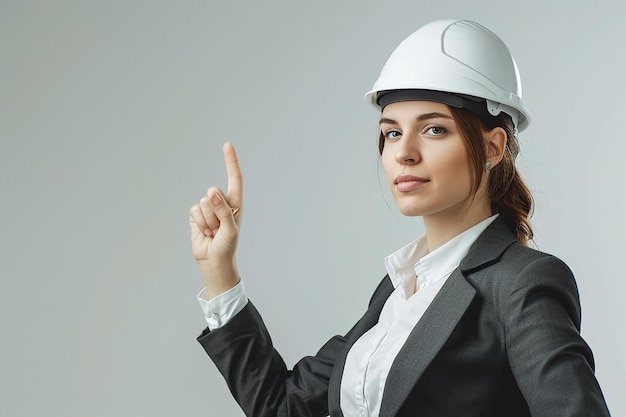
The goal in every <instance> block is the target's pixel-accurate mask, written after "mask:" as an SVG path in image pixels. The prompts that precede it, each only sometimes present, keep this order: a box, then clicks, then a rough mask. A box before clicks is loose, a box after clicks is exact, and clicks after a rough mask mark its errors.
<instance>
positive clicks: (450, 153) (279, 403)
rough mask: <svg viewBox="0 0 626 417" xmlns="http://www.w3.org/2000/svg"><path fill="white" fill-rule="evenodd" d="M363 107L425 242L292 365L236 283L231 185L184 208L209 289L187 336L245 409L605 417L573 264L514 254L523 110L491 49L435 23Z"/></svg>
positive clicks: (397, 255) (512, 78) (236, 209)
mask: <svg viewBox="0 0 626 417" xmlns="http://www.w3.org/2000/svg"><path fill="white" fill-rule="evenodd" d="M366 98H367V99H368V100H369V101H370V102H371V103H372V104H373V105H374V106H376V107H377V108H379V109H380V110H381V119H380V138H379V151H380V154H381V160H382V164H383V168H384V171H385V174H386V177H387V180H388V182H389V186H390V187H391V191H392V194H393V196H394V198H395V200H396V203H397V204H398V207H399V208H400V211H401V212H402V213H403V214H404V215H406V216H421V217H422V219H423V221H424V226H425V230H426V233H425V235H424V236H422V237H421V238H419V239H417V240H416V241H414V242H412V243H410V244H409V245H407V246H405V247H403V248H400V249H399V250H398V251H396V252H394V253H393V254H392V255H390V256H389V257H387V258H386V259H385V265H386V267H387V271H388V274H387V276H385V278H384V279H383V280H382V282H381V283H380V284H379V286H378V288H377V289H376V290H375V292H374V295H373V297H372V299H371V301H370V305H369V308H368V310H367V311H366V313H365V314H364V315H363V317H362V318H361V319H360V320H359V321H358V322H357V323H356V325H355V326H354V327H353V328H352V329H351V330H350V331H349V332H348V333H347V334H346V335H344V336H335V337H334V338H332V339H330V340H329V341H328V342H327V343H326V344H325V345H324V346H323V347H322V348H321V349H320V351H319V352H318V353H317V355H316V356H314V357H307V358H304V359H302V360H301V361H299V362H298V363H297V364H296V366H295V367H294V368H293V370H291V371H288V370H287V368H286V366H285V364H284V362H283V360H282V359H281V357H280V355H279V354H278V353H277V352H276V351H275V350H274V349H273V347H272V343H271V339H270V336H269V334H268V332H267V330H266V328H265V326H264V325H263V322H262V319H261V317H260V315H259V314H258V312H257V311H256V309H255V308H254V306H253V305H252V303H250V302H248V300H247V298H246V296H245V292H244V289H243V284H242V283H241V282H240V280H239V275H238V272H237V266H236V263H235V251H236V247H237V239H238V232H239V224H240V221H241V215H242V211H241V207H242V178H241V172H240V169H239V165H238V162H237V157H236V154H235V151H234V148H233V147H232V145H230V144H226V145H225V146H224V156H225V160H226V166H227V171H228V179H229V181H228V192H227V194H224V193H223V192H222V191H221V190H219V189H218V188H210V189H209V191H208V193H207V196H206V197H203V198H202V199H201V200H200V202H199V204H196V205H194V206H193V207H192V208H191V219H190V223H191V229H192V246H193V253H194V256H195V258H196V260H197V263H198V267H199V268H200V272H201V274H202V276H203V278H204V282H205V285H206V288H205V289H204V290H203V292H202V293H201V294H200V295H199V299H200V300H201V305H202V306H203V309H204V312H205V315H206V317H207V322H208V325H209V326H208V328H207V329H206V330H205V331H204V332H203V333H202V335H201V336H200V337H199V338H198V340H199V342H200V343H201V344H202V346H203V347H204V349H205V350H206V352H207V353H208V354H209V356H210V357H211V359H212V360H213V361H214V362H215V363H216V365H217V367H218V368H219V370H220V372H221V373H222V374H223V375H224V377H225V378H226V381H227V383H228V385H229V387H230V389H231V391H232V393H233V395H234V396H235V398H236V400H237V401H238V402H239V404H240V405H241V407H242V408H243V410H244V411H245V413H246V414H247V415H249V416H276V415H278V416H324V415H327V414H329V413H330V415H331V416H333V417H336V416H345V417H348V416H378V417H391V416H455V417H457V416H481V417H485V416H503V415H506V416H546V417H548V416H549V417H555V416H592V415H593V416H608V415H609V412H608V410H607V407H606V404H605V401H604V398H603V396H602V393H601V391H600V388H599V386H598V383H597V381H596V379H595V377H594V371H593V356H592V354H591V351H590V350H589V347H588V346H587V344H586V343H585V342H584V341H583V339H582V338H581V336H580V334H579V330H580V306H579V300H578V293H577V289H576V284H575V281H574V278H573V276H572V273H571V271H570V270H569V269H568V267H567V266H566V265H565V264H564V263H563V262H561V261H560V260H558V259H557V258H555V257H553V256H551V255H548V254H545V253H541V252H539V251H536V250H534V249H531V248H529V247H528V246H527V244H528V241H529V240H530V239H532V228H531V226H530V222H529V216H530V213H531V209H532V196H531V194H530V192H529V191H528V189H527V187H526V186H525V184H524V182H523V181H522V179H521V177H520V176H519V174H518V172H517V170H516V167H515V157H516V155H517V153H518V142H517V138H516V133H517V131H521V130H523V129H525V128H526V127H527V126H528V124H529V122H530V114H529V112H528V111H527V110H526V108H525V107H524V102H523V100H522V97H521V85H520V81H519V74H518V71H517V67H516V65H515V62H514V60H513V58H512V56H511V55H510V53H509V51H508V49H507V47H506V46H505V45H504V43H503V42H502V41H501V40H500V39H499V38H498V37H497V36H496V35H494V34H493V33H491V32H490V31H489V30H487V29H486V28H484V27H482V26H480V25H478V24H476V23H474V22H470V21H455V20H445V21H437V22H433V23H431V24H428V25H426V26H424V27H422V28H420V29H419V30H418V31H417V32H415V33H414V34H412V35H411V36H410V37H409V38H407V39H406V40H405V41H404V42H402V43H401V44H400V46H398V48H397V49H396V50H395V51H394V52H393V54H392V55H391V57H390V58H389V60H388V61H387V63H386V65H385V67H384V68H383V70H382V72H381V75H380V77H379V79H378V80H377V81H376V83H375V85H374V88H373V90H372V91H370V92H369V93H368V94H367V95H366Z"/></svg>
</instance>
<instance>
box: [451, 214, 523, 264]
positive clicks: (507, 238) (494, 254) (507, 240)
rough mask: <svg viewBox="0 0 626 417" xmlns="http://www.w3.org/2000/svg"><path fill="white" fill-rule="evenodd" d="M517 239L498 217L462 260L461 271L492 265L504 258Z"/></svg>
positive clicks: (500, 217)
mask: <svg viewBox="0 0 626 417" xmlns="http://www.w3.org/2000/svg"><path fill="white" fill-rule="evenodd" d="M516 242H517V239H516V238H515V236H514V235H513V233H512V232H511V229H510V228H509V226H508V225H507V224H506V223H505V221H504V220H503V219H502V216H498V218H497V219H495V220H494V221H493V222H492V223H491V224H490V225H489V226H488V227H487V229H485V231H484V232H483V233H482V234H481V235H480V236H478V239H476V241H475V242H474V244H472V246H471V247H470V249H469V252H468V253H467V255H465V258H463V259H462V260H461V265H460V268H461V271H463V272H468V271H471V270H474V269H477V268H480V267H482V266H487V265H491V264H492V263H494V262H495V261H496V260H498V259H499V258H500V256H502V254H503V253H504V251H505V250H506V248H508V247H509V246H511V245H512V244H513V243H516Z"/></svg>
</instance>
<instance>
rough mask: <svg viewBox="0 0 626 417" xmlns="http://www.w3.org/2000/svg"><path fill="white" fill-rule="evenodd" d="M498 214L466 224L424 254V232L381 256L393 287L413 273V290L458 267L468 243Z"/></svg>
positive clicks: (425, 248) (425, 241)
mask: <svg viewBox="0 0 626 417" xmlns="http://www.w3.org/2000/svg"><path fill="white" fill-rule="evenodd" d="M497 217H498V215H497V214H495V215H493V216H491V217H489V218H487V219H485V220H483V221H482V222H480V223H478V224H476V225H474V226H472V227H470V228H469V229H467V230H466V231H464V232H462V233H460V234H459V235H457V236H455V237H454V238H452V239H450V240H449V241H448V242H446V243H445V244H443V245H442V246H440V247H439V248H437V249H435V250H434V251H433V252H431V253H428V242H427V240H426V235H422V236H420V237H419V238H417V239H415V240H414V241H412V242H411V243H409V244H408V245H405V246H403V247H401V248H400V249H398V250H397V251H395V252H393V253H392V254H391V255H389V256H387V257H386V258H385V268H386V269H387V273H388V274H389V278H391V282H392V283H393V286H394V287H397V286H398V285H400V284H403V283H405V282H408V280H413V279H415V277H416V276H417V278H418V280H417V285H416V287H417V289H421V288H424V287H426V286H428V285H430V284H432V283H433V282H435V281H438V280H439V279H441V278H444V277H447V276H448V275H450V273H452V271H454V269H456V267H458V266H459V264H460V263H461V260H462V259H463V258H464V257H465V255H467V252H468V251H469V248H470V246H472V244H473V243H474V241H475V240H476V239H477V238H478V236H480V234H481V233H482V232H483V231H484V230H485V229H486V228H487V227H488V226H489V225H490V224H491V223H492V222H493V221H494V220H495V219H496V218H497Z"/></svg>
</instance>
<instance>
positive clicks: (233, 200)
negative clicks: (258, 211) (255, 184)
mask: <svg viewBox="0 0 626 417" xmlns="http://www.w3.org/2000/svg"><path fill="white" fill-rule="evenodd" d="M223 151H224V162H225V163H226V173H227V174H228V194H227V198H228V204H229V205H230V206H231V207H236V208H240V207H241V203H242V201H243V176H242V175H241V168H240V167H239V160H238V159H237V152H235V147H234V146H233V144H232V143H230V142H226V143H225V144H224V147H223Z"/></svg>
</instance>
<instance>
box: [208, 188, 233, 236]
mask: <svg viewBox="0 0 626 417" xmlns="http://www.w3.org/2000/svg"><path fill="white" fill-rule="evenodd" d="M209 201H210V203H211V206H212V208H213V212H214V213H215V216H217V218H218V220H219V221H220V231H221V232H222V233H224V237H225V238H226V239H232V238H234V237H236V236H237V224H236V223H235V217H234V216H233V210H232V209H231V207H230V206H229V205H228V203H226V198H224V196H223V195H222V194H221V193H219V192H217V191H216V192H214V193H213V195H212V196H211V198H210V199H209Z"/></svg>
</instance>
